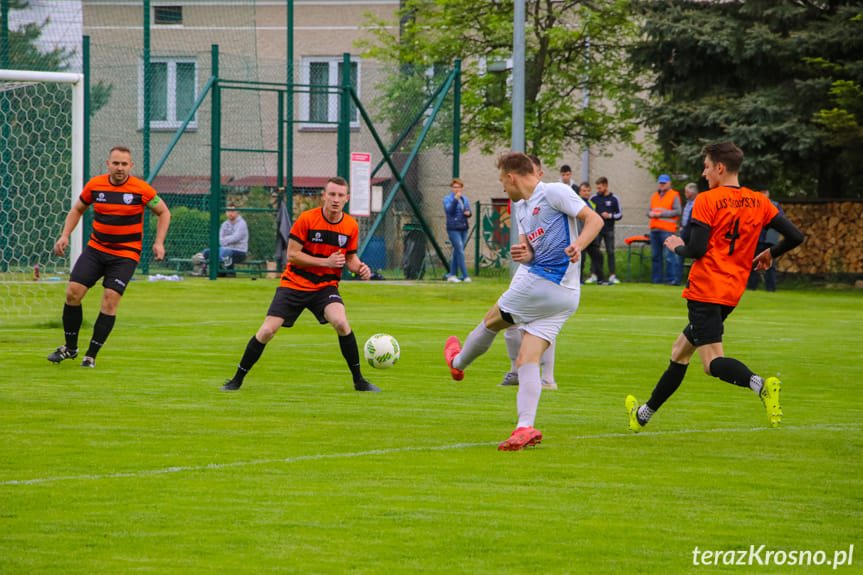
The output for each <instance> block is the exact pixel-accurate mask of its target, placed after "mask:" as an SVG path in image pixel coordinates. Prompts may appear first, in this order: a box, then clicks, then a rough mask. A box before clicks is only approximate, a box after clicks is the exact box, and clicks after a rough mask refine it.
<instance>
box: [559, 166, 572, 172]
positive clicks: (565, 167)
mask: <svg viewBox="0 0 863 575" xmlns="http://www.w3.org/2000/svg"><path fill="white" fill-rule="evenodd" d="M560 171H561V172H571V171H572V168H570V167H569V164H564V165H562V166H561V167H560Z"/></svg>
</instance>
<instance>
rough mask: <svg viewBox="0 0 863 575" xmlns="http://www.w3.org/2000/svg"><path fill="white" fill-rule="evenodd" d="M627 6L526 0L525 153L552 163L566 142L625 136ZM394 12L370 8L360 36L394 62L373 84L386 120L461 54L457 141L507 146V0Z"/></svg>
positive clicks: (447, 1) (432, 3)
mask: <svg viewBox="0 0 863 575" xmlns="http://www.w3.org/2000/svg"><path fill="white" fill-rule="evenodd" d="M629 4H630V2H629V0H595V1H589V0H561V1H558V2H549V1H547V0H542V1H537V0H533V1H528V2H527V5H526V6H527V21H526V30H525V35H526V63H525V143H526V145H525V147H526V151H528V152H532V153H535V154H537V155H539V156H540V157H541V158H542V159H543V160H544V161H546V162H548V163H551V162H553V161H554V160H556V159H557V158H559V157H560V156H561V154H562V151H563V149H564V148H565V147H567V146H570V145H573V144H577V145H593V144H601V143H609V142H631V141H632V140H633V137H634V133H635V131H636V129H637V125H636V124H635V123H634V122H633V121H632V118H633V108H632V99H631V98H632V94H633V93H634V92H635V91H636V90H637V88H638V86H637V84H636V83H635V82H634V78H633V75H632V71H631V68H630V65H629V64H628V61H627V59H626V48H627V44H629V43H630V42H631V41H632V39H633V38H634V34H635V32H636V31H637V28H636V27H635V25H634V24H633V23H632V21H631V18H630V15H629ZM396 17H397V18H399V22H397V23H395V22H388V21H385V20H380V19H374V18H372V17H371V16H370V17H369V24H370V27H369V28H370V30H371V32H372V34H373V39H371V40H367V41H366V42H364V43H363V44H362V45H363V46H364V47H365V48H366V51H365V53H364V55H365V56H370V57H373V58H376V59H378V60H381V61H384V62H388V63H390V64H392V66H393V73H392V74H391V75H390V77H389V78H388V79H387V81H386V82H384V83H383V84H382V85H381V86H379V88H380V89H381V90H382V91H383V93H384V96H383V103H382V106H381V109H382V110H383V111H384V112H383V114H382V115H383V116H384V118H385V119H386V120H387V121H389V122H391V124H390V125H393V123H397V122H398V121H399V119H401V118H405V117H412V116H413V115H414V113H415V109H413V108H411V107H410V106H411V102H421V101H422V100H423V98H422V97H421V96H427V95H428V94H429V92H430V91H431V90H432V89H433V88H434V87H435V86H437V84H438V83H439V80H440V78H439V75H440V70H441V69H444V68H445V69H449V68H451V67H452V64H453V62H454V60H456V59H461V60H462V62H463V63H462V70H463V73H462V87H461V89H462V102H461V103H462V131H461V133H462V145H463V147H467V146H468V145H469V144H471V143H476V144H478V145H479V146H480V147H481V149H482V150H483V151H484V152H487V153H488V152H492V151H495V150H499V149H500V148H501V147H508V146H509V145H510V142H511V132H512V126H511V117H512V106H511V99H510V88H509V79H510V71H509V70H507V69H506V68H507V66H506V63H507V60H508V59H511V57H512V36H513V2H512V1H511V0H509V1H507V0H404V2H403V3H402V9H401V10H400V11H399V12H398V13H397V14H396ZM393 30H398V32H394V31H393ZM497 69H499V70H500V71H495V70H497ZM436 75H437V76H436ZM585 90H586V94H585ZM585 95H589V99H588V105H587V106H584V105H583V104H584V96H585ZM394 131H398V130H394Z"/></svg>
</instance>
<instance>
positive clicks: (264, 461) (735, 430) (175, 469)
mask: <svg viewBox="0 0 863 575" xmlns="http://www.w3.org/2000/svg"><path fill="white" fill-rule="evenodd" d="M861 427H863V426H861V425H836V424H816V425H799V426H794V425H787V426H783V427H781V428H780V429H778V430H776V431H781V430H782V429H785V430H826V431H845V430H848V429H860V428H861ZM758 431H774V430H773V428H770V427H752V428H728V429H680V430H676V431H656V432H647V433H643V434H640V435H639V436H637V437H644V438H651V437H661V436H665V435H686V434H695V433H704V434H707V433H751V432H758ZM617 437H636V435H635V434H633V433H598V434H595V435H577V436H575V437H573V439H576V440H584V441H589V440H591V439H608V438H617ZM496 444H497V442H496V441H495V442H484V443H455V444H452V445H437V446H434V445H433V446H425V447H419V446H415V447H394V448H392V449H372V450H369V451H354V452H349V453H329V454H317V455H299V456H297V457H287V458H284V459H257V460H252V461H235V462H233V463H210V464H208V465H190V466H178V467H163V468H161V469H145V470H142V471H130V472H127V473H106V474H99V475H72V476H66V477H40V478H36V479H10V480H6V481H0V485H35V484H39V483H51V482H58V481H100V480H103V479H124V478H135V477H152V476H154V475H166V474H168V473H181V472H183V471H205V470H211V469H212V470H220V469H230V468H233V467H248V466H251V465H270V464H273V463H298V462H302V461H320V460H324V459H349V458H353V457H366V456H369V455H391V454H394V453H405V452H410V451H446V450H450V449H466V448H469V447H488V446H492V445H496Z"/></svg>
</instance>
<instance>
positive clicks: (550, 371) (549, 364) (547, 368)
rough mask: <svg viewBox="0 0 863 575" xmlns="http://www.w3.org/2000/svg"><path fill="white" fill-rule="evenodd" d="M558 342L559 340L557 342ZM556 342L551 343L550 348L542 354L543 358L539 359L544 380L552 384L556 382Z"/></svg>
mask: <svg viewBox="0 0 863 575" xmlns="http://www.w3.org/2000/svg"><path fill="white" fill-rule="evenodd" d="M555 341H557V340H555ZM555 341H553V342H551V345H549V346H548V349H546V350H545V351H544V352H543V353H542V357H541V358H539V367H540V369H541V370H542V379H543V380H545V381H547V382H549V383H551V382H553V381H554V344H555Z"/></svg>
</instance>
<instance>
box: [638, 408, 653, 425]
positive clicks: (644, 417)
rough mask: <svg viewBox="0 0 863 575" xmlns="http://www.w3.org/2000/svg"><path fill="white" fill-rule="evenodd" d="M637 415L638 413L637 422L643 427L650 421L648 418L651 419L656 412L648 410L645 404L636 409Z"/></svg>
mask: <svg viewBox="0 0 863 575" xmlns="http://www.w3.org/2000/svg"><path fill="white" fill-rule="evenodd" d="M637 413H638V419H639V422H640V423H641V424H642V425H645V424H646V423H647V422H648V421H650V418H651V417H653V414H654V413H656V412H655V411H653V410H652V409H650V408H649V407H647V404H646V403H645V404H644V405H642V406H641V407H639V408H638V411H637Z"/></svg>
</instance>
